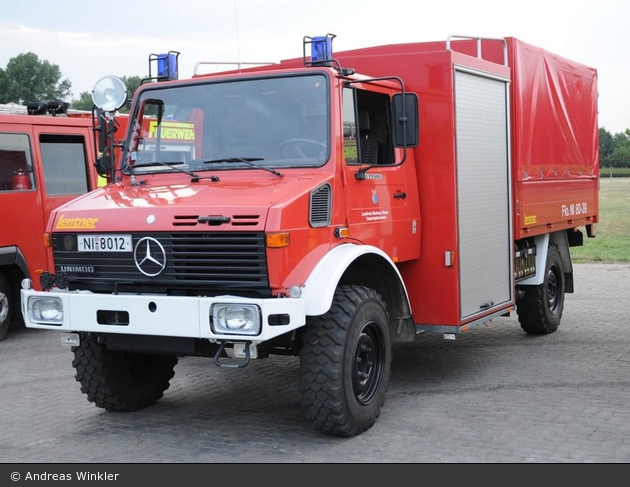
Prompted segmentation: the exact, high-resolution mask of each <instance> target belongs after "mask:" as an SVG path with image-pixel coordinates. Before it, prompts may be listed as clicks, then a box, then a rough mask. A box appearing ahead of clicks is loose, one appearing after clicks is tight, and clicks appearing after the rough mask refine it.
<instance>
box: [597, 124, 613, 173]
mask: <svg viewBox="0 0 630 487" xmlns="http://www.w3.org/2000/svg"><path fill="white" fill-rule="evenodd" d="M613 152H615V144H614V143H613V136H612V134H611V133H610V132H609V131H608V130H606V129H605V128H604V127H600V129H599V165H600V166H601V167H607V166H608V163H609V161H610V156H612V155H613Z"/></svg>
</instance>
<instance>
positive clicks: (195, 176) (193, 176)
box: [131, 161, 219, 183]
mask: <svg viewBox="0 0 630 487" xmlns="http://www.w3.org/2000/svg"><path fill="white" fill-rule="evenodd" d="M179 164H183V162H182V161H173V162H162V161H153V162H144V163H142V164H134V165H132V166H131V169H132V171H133V169H135V168H138V167H151V166H165V167H168V168H169V169H175V170H176V171H177V172H183V173H184V174H187V175H188V176H190V178H191V179H190V182H191V183H196V182H198V181H199V180H200V179H211V180H212V181H218V180H219V178H218V177H217V176H208V177H203V178H202V177H201V176H199V174H197V173H195V172H191V171H186V169H182V168H181V167H174V166H177V165H179Z"/></svg>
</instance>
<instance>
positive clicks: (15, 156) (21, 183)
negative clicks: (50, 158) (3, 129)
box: [0, 134, 33, 191]
mask: <svg viewBox="0 0 630 487" xmlns="http://www.w3.org/2000/svg"><path fill="white" fill-rule="evenodd" d="M32 187H33V164H32V161H31V150H30V147H29V141H28V136H27V135H26V134H0V191H16V190H26V189H31V188H32Z"/></svg>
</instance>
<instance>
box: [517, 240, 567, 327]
mask: <svg viewBox="0 0 630 487" xmlns="http://www.w3.org/2000/svg"><path fill="white" fill-rule="evenodd" d="M521 289H522V290H523V291H524V294H523V297H522V298H520V299H519V301H518V306H517V308H516V311H517V313H518V320H519V322H520V324H521V328H522V329H523V330H524V331H525V332H527V333H529V334H531V335H546V334H549V333H553V332H554V331H556V330H557V329H558V326H559V325H560V320H561V318H562V311H563V309H564V272H563V270H562V259H561V258H560V253H559V252H558V249H556V248H555V247H549V250H548V252H547V263H546V265H545V279H544V281H543V283H542V284H540V285H539V286H522V288H521Z"/></svg>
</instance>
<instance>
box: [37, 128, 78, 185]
mask: <svg viewBox="0 0 630 487" xmlns="http://www.w3.org/2000/svg"><path fill="white" fill-rule="evenodd" d="M39 144H40V150H41V153H42V164H43V166H44V183H45V186H46V193H47V194H48V196H61V195H73V194H83V193H86V192H87V190H88V174H87V163H86V151H85V140H84V138H83V137H82V136H80V135H48V134H42V135H40V136H39Z"/></svg>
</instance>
